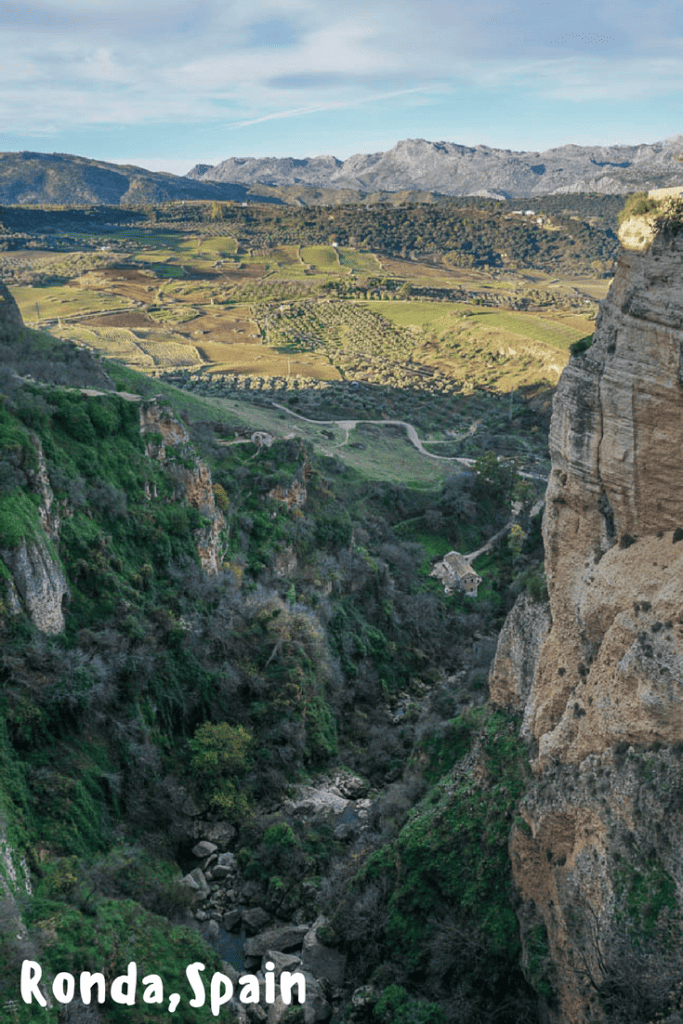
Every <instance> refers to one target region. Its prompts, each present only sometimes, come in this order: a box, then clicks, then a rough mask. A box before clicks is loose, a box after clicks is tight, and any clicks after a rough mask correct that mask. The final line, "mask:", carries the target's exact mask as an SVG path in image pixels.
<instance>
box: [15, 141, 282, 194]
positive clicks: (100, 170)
mask: <svg viewBox="0 0 683 1024" xmlns="http://www.w3.org/2000/svg"><path fill="white" fill-rule="evenodd" d="M248 191H249V190H248V188H247V187H244V186H239V185H232V184H225V183H220V184H217V183H212V182H199V181H192V180H191V179H188V178H184V177H179V176H178V175H175V174H166V173H164V172H162V171H148V170H145V168H143V167H130V166H123V165H121V164H111V163H107V162H106V161H104V160H91V159H89V158H87V157H82V156H71V155H70V154H68V153H28V152H24V153H0V203H6V204H20V205H41V204H43V205H46V204H56V205H63V204H68V205H70V206H78V205H80V206H91V205H100V204H106V205H112V206H116V205H121V206H139V205H142V204H145V203H155V202H168V201H173V200H176V201H177V200H194V199H203V200H212V199H216V200H218V199H222V200H226V199H231V200H233V201H235V202H248V201H249V200H250V198H251V197H250V196H249V195H248ZM259 201H260V202H268V201H277V200H268V199H263V198H261V199H260V200H259Z"/></svg>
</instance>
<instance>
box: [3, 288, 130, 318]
mask: <svg viewBox="0 0 683 1024" xmlns="http://www.w3.org/2000/svg"><path fill="white" fill-rule="evenodd" d="M12 294H13V296H14V298H15V300H16V302H17V305H18V306H19V309H20V310H21V311H22V315H23V317H24V320H25V321H26V323H30V322H32V321H36V320H56V319H60V318H61V319H67V318H68V317H71V316H77V315H80V314H83V313H91V312H96V311H98V310H114V309H123V308H124V307H125V306H127V305H128V303H127V302H126V301H125V300H124V299H122V298H119V296H118V295H112V294H110V293H109V292H104V291H92V290H91V289H90V288H89V287H84V288H74V287H72V286H70V285H63V286H61V287H47V288H41V287H39V288H34V287H31V286H29V287H27V288H13V289H12Z"/></svg>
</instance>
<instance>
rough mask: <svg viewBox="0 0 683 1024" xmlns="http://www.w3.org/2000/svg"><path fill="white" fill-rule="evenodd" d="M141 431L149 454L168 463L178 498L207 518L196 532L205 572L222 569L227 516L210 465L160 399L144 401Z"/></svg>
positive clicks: (198, 549) (141, 413) (181, 424)
mask: <svg viewBox="0 0 683 1024" xmlns="http://www.w3.org/2000/svg"><path fill="white" fill-rule="evenodd" d="M140 430H141V432H142V436H143V438H145V439H146V446H145V449H146V452H147V455H148V456H149V457H150V458H154V459H158V460H159V461H160V462H162V463H164V464H165V465H166V468H167V470H168V471H169V473H170V475H171V476H172V477H173V479H174V481H175V484H176V498H177V499H178V500H181V501H187V502H188V503H189V504H190V505H191V506H192V508H196V509H197V511H199V512H200V513H201V514H202V516H203V517H204V519H205V520H206V522H205V525H204V526H202V527H201V528H200V529H199V530H197V532H196V534H195V541H196V545H197V553H198V555H199V560H200V562H201V564H202V568H203V569H204V572H208V573H216V572H218V570H219V568H220V565H221V561H222V557H221V544H220V536H221V532H222V531H223V530H224V529H225V518H224V517H223V513H222V512H221V511H220V509H219V508H217V507H216V502H215V499H214V494H213V483H212V480H211V472H210V470H209V467H208V466H207V465H206V463H205V462H203V461H202V460H201V459H198V458H197V456H196V453H195V452H194V449H192V447H191V446H190V435H189V434H188V432H187V430H186V428H185V426H184V424H183V423H181V421H180V420H178V419H177V418H176V417H175V416H174V415H173V414H172V413H170V412H169V411H168V410H167V409H164V408H163V407H162V406H160V405H159V404H158V403H157V401H156V400H152V401H150V402H142V404H141V406H140Z"/></svg>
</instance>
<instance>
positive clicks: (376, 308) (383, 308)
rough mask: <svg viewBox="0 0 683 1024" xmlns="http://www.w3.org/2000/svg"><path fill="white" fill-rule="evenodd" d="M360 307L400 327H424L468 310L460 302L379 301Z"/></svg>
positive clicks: (366, 303) (365, 303)
mask: <svg viewBox="0 0 683 1024" xmlns="http://www.w3.org/2000/svg"><path fill="white" fill-rule="evenodd" d="M362 305H364V306H366V307H367V309H369V310H370V311H371V312H372V313H381V314H382V316H385V317H386V318H387V320H391V322H392V323H394V324H398V325H399V326H400V327H410V326H415V327H425V326H426V325H427V324H432V323H434V321H436V320H442V319H445V318H446V317H447V316H448V315H449V314H450V313H459V312H461V311H462V310H466V309H469V307H468V306H467V305H464V304H463V303H460V302H421V301H419V300H414V301H412V302H408V301H404V302H401V301H391V300H382V299H380V300H376V301H372V302H364V303H362Z"/></svg>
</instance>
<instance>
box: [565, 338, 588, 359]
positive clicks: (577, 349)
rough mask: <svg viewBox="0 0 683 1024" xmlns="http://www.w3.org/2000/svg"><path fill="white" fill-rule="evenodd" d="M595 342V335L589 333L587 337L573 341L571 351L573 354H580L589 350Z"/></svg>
mask: <svg viewBox="0 0 683 1024" xmlns="http://www.w3.org/2000/svg"><path fill="white" fill-rule="evenodd" d="M592 344H593V335H592V334H587V335H586V337H585V338H579V340H578V341H575V342H573V343H572V344H571V345H570V346H569V351H570V352H571V354H572V355H573V356H580V355H581V354H582V353H583V352H587V351H588V349H589V348H590V347H591V345H592Z"/></svg>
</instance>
